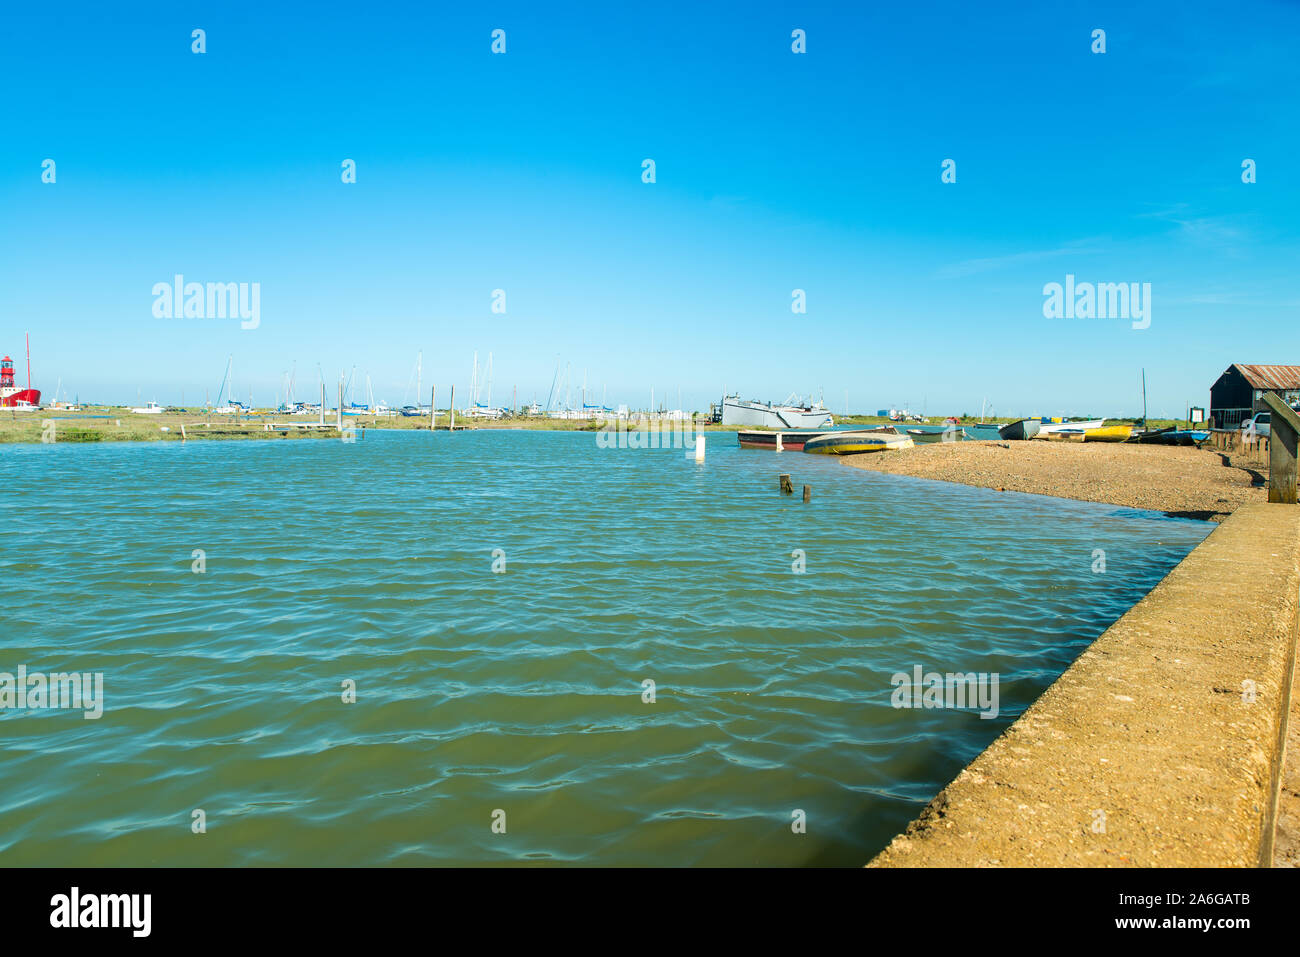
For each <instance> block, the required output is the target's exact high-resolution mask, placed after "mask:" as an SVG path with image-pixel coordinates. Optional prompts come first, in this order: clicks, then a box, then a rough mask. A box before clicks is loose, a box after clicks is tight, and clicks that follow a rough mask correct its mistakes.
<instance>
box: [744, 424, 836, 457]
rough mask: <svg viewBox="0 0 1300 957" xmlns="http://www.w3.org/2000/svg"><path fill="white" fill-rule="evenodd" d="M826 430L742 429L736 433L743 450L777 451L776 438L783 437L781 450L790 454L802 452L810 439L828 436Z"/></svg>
mask: <svg viewBox="0 0 1300 957" xmlns="http://www.w3.org/2000/svg"><path fill="white" fill-rule="evenodd" d="M826 434H827V432H826V430H825V429H796V430H794V431H782V430H773V431H770V432H769V431H767V430H766V429H741V430H740V431H738V432H737V433H736V440H737V441H738V442H739V443H740V447H741V448H742V449H768V450H769V451H776V438H777V436H778V435H779V436H780V437H781V448H782V449H783V450H786V451H790V452H802V451H803V445H804V443H805V442H807V441H808V440H809V439H815V438H817V437H818V436H819V435H826Z"/></svg>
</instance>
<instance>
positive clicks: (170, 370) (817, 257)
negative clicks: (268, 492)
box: [0, 2, 1300, 415]
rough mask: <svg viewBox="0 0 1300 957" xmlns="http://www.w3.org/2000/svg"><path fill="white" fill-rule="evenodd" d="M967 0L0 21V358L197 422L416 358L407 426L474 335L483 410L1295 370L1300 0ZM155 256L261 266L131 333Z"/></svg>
mask: <svg viewBox="0 0 1300 957" xmlns="http://www.w3.org/2000/svg"><path fill="white" fill-rule="evenodd" d="M981 6H983V5H975V4H970V3H968V2H952V3H948V2H937V3H929V4H924V5H902V4H889V5H883V4H870V5H864V4H840V5H834V4H816V5H807V6H803V7H801V8H799V9H798V11H797V12H792V10H793V8H792V7H787V6H786V5H775V4H765V3H756V2H747V3H743V4H741V3H735V4H711V5H708V7H707V8H703V7H701V6H700V5H695V4H680V5H676V4H665V3H655V4H652V5H648V6H646V5H618V6H613V5H599V4H591V5H581V4H565V5H557V4H547V3H520V4H489V5H484V6H481V7H480V6H478V5H466V6H465V7H463V8H460V9H456V10H452V11H445V10H441V9H439V8H438V5H435V4H427V3H420V4H415V3H413V4H409V5H408V4H385V3H369V4H350V3H349V4H329V3H323V4H322V3H312V4H309V5H308V4H283V5H277V6H276V8H275V9H269V5H263V4H240V3H222V4H186V3H158V4H138V5H134V6H133V7H132V9H130V10H120V9H118V8H116V7H107V6H104V5H102V4H88V3H72V4H65V5H24V6H21V7H18V6H14V5H11V6H10V7H9V8H7V9H6V12H5V14H4V18H5V21H6V23H5V24H4V26H5V28H4V29H3V30H0V107H2V108H3V116H4V121H3V123H2V124H0V352H8V353H9V354H11V355H14V356H15V357H17V356H18V354H19V353H20V352H21V350H22V348H23V345H22V335H23V333H24V332H25V331H27V330H30V332H31V334H32V347H33V351H34V356H33V370H34V379H35V382H34V384H35V385H37V386H38V387H39V388H42V389H44V390H45V391H46V393H47V395H49V396H52V394H53V390H54V388H55V385H56V381H57V380H58V379H60V378H61V379H62V381H63V384H64V389H65V390H67V391H69V392H71V393H73V394H76V395H79V396H80V397H81V398H82V399H83V400H88V399H96V400H105V401H132V402H134V401H135V400H136V398H137V395H139V396H140V397H141V398H143V399H146V400H147V399H150V398H156V399H158V400H159V401H161V402H164V403H167V402H177V401H180V400H181V398H182V392H183V394H184V398H185V400H186V401H187V402H189V403H191V404H194V403H197V402H199V401H201V400H202V394H203V391H204V390H205V389H206V390H209V391H210V392H212V393H215V391H216V389H217V387H218V385H219V384H220V381H221V377H222V373H223V372H224V369H225V364H226V357H227V356H228V355H231V354H233V356H234V367H235V372H234V379H235V384H236V390H237V395H238V396H239V397H241V398H246V397H247V394H248V392H249V390H250V389H251V391H252V394H253V398H254V399H255V400H256V401H258V402H259V403H269V402H271V401H273V400H274V398H275V396H276V391H277V390H278V388H279V387H280V383H281V377H282V375H283V373H285V372H287V371H289V370H290V369H291V368H293V367H294V366H295V365H296V369H297V380H298V383H299V393H300V397H306V396H307V395H308V394H310V393H311V392H312V391H313V390H315V389H316V388H317V387H316V385H315V382H316V375H317V372H316V370H317V364H318V363H319V365H320V366H321V367H322V368H323V369H324V370H325V377H326V379H327V380H328V381H330V382H331V384H332V383H333V382H334V380H335V379H336V378H337V376H338V374H339V372H340V371H341V370H346V372H347V373H348V374H349V375H351V374H352V369H353V367H355V368H356V370H357V376H358V378H364V376H365V375H366V374H367V373H368V374H369V375H370V376H371V378H372V380H373V382H374V387H375V392H376V395H377V397H383V398H385V399H387V400H388V401H389V402H391V403H400V402H402V401H410V400H412V399H413V398H414V395H413V394H412V393H413V390H412V389H409V387H408V383H409V382H410V379H411V376H412V373H413V369H414V366H415V357H416V352H417V350H423V353H424V382H425V388H426V390H427V387H428V385H429V384H431V383H434V382H436V383H437V384H438V386H439V398H440V404H441V401H445V396H446V390H447V389H448V387H449V386H450V385H451V384H452V383H453V382H455V383H456V385H457V392H458V399H459V398H460V397H461V396H462V395H464V392H463V391H462V390H465V389H466V388H467V387H468V384H469V377H470V367H471V360H472V356H473V353H474V352H475V351H477V352H478V353H479V355H480V360H481V361H483V360H485V358H486V355H487V353H489V352H491V353H493V362H494V392H493V399H494V400H495V401H497V402H500V401H502V400H508V399H509V394H510V389H511V388H512V387H515V386H517V387H518V389H519V395H520V400H521V401H524V400H527V399H531V398H533V397H534V396H536V397H538V398H539V399H541V400H542V401H545V399H546V397H547V392H548V390H549V388H550V385H551V381H552V378H553V376H554V374H555V371H556V366H557V361H561V362H564V363H566V364H568V365H569V366H570V370H571V371H570V376H571V379H572V380H573V381H574V382H575V384H578V383H580V382H581V380H582V376H583V374H584V370H585V373H586V375H587V378H588V382H589V384H590V386H591V389H592V391H593V393H594V394H595V396H596V397H597V398H599V396H600V395H601V394H602V392H604V394H606V395H607V396H608V400H609V401H610V402H611V403H617V402H626V403H628V404H630V405H633V406H644V405H646V404H647V403H648V401H649V393H650V390H651V389H652V388H653V389H655V392H656V398H657V399H662V398H664V397H667V399H668V401H669V404H670V405H675V404H676V400H677V390H678V389H680V390H681V393H682V398H683V402H684V403H685V404H687V405H690V406H694V407H704V406H705V405H706V404H707V403H708V402H709V401H710V400H716V398H717V397H718V395H719V394H720V393H721V392H722V390H723V389H724V388H725V389H727V390H730V391H738V392H740V393H741V394H742V395H744V396H746V397H752V398H760V399H781V398H783V397H784V396H786V395H787V394H788V393H790V392H792V391H798V392H800V393H809V392H822V393H824V395H825V398H826V401H827V403H828V404H829V405H830V406H831V407H832V409H833V410H835V411H837V412H840V411H843V408H844V405H845V396H846V392H847V399H848V405H849V407H850V408H851V409H852V410H854V411H859V410H875V409H877V408H883V407H886V406H899V405H902V404H907V405H909V406H910V407H913V408H917V409H920V408H921V407H922V405H924V406H925V409H926V411H928V412H930V413H931V414H939V413H949V412H951V413H961V412H972V413H978V411H979V409H980V405H981V402H982V401H984V400H985V399H987V400H988V402H989V403H990V404H991V405H992V406H993V407H994V408H995V409H996V410H997V412H999V413H1000V414H1008V415H1009V414H1017V413H1024V414H1033V413H1040V414H1057V413H1060V412H1072V413H1085V412H1093V413H1100V414H1119V413H1128V414H1134V413H1135V412H1136V411H1138V410H1140V407H1141V370H1142V368H1143V367H1145V369H1146V372H1147V382H1148V390H1149V397H1150V408H1151V411H1152V414H1158V413H1161V412H1168V413H1170V414H1175V413H1180V412H1181V410H1182V409H1183V408H1184V407H1185V405H1186V404H1187V403H1200V404H1205V403H1206V402H1207V400H1208V389H1209V386H1210V384H1211V382H1212V381H1213V380H1214V379H1215V378H1216V377H1217V375H1218V374H1219V373H1220V372H1221V371H1222V370H1223V369H1224V368H1226V367H1227V366H1228V365H1229V364H1230V363H1232V362H1238V361H1239V362H1268V363H1300V342H1297V335H1296V331H1297V316H1300V278H1298V276H1300V270H1298V269H1297V266H1298V265H1300V258H1298V256H1297V254H1298V253H1300V239H1298V236H1297V222H1298V221H1300V215H1298V214H1300V201H1298V192H1297V191H1298V190H1300V127H1298V125H1297V118H1298V116H1300V110H1298V109H1297V106H1296V91H1297V90H1300V66H1298V65H1297V63H1298V61H1300V57H1297V56H1296V51H1297V50H1300V6H1297V5H1296V4H1290V3H1288V4H1282V3H1270V2H1264V3H1261V4H1258V5H1256V6H1253V7H1252V8H1251V9H1250V11H1249V13H1248V14H1247V13H1244V12H1242V11H1241V10H1239V9H1236V8H1232V7H1230V6H1227V5H1222V4H1214V5H1211V4H1204V3H1160V4H1133V3H1122V4H1082V3H1079V4H1073V3H1051V4H1043V3H1025V4H1016V5H998V7H999V9H997V10H995V11H989V10H985V9H981V8H980V7H981ZM194 28H202V29H204V30H206V34H207V52H206V53H205V54H202V55H197V54H194V53H192V52H191V42H192V41H191V31H192V30H193V29H194ZM495 28H501V29H504V30H505V31H506V39H507V52H506V53H505V54H504V55H493V54H492V53H491V52H490V44H491V36H490V34H491V31H492V30H493V29H495ZM795 28H800V29H803V30H805V31H806V34H807V53H806V54H802V55H796V54H794V53H792V52H791V49H790V44H791V39H790V34H791V31H792V30H793V29H795ZM1097 28H1101V29H1104V30H1105V31H1106V47H1107V49H1106V52H1105V53H1104V54H1094V53H1092V52H1091V49H1090V48H1091V45H1092V39H1091V33H1092V31H1093V30H1094V29H1097ZM46 158H52V159H54V160H55V162H56V164H57V167H56V169H57V181H56V182H55V183H54V184H47V183H42V182H41V172H42V169H41V164H42V161H43V160H45V159H46ZM646 158H652V159H654V160H655V163H656V173H657V182H655V183H654V184H652V185H651V184H645V183H642V181H641V172H642V165H641V164H642V160H643V159H646ZM949 158H951V159H953V160H954V161H955V162H956V164H957V166H956V172H957V182H956V183H952V184H945V183H941V181H940V173H941V163H942V162H943V160H945V159H949ZM1246 158H1250V159H1253V160H1255V161H1256V163H1257V176H1258V182H1256V183H1254V184H1250V185H1247V184H1243V183H1242V182H1241V163H1242V161H1243V159H1246ZM344 159H353V160H355V161H356V163H357V182H356V183H355V184H350V185H345V184H343V183H342V182H341V180H340V164H341V163H342V161H343V160H344ZM176 273H182V274H184V275H185V277H186V278H187V280H195V281H200V282H206V281H211V282H241V281H247V282H259V283H260V284H261V317H260V318H261V322H260V326H259V327H258V328H257V329H254V330H243V329H241V328H240V326H239V323H238V322H233V321H230V320H222V319H159V318H156V317H155V316H154V315H153V312H152V305H153V297H152V294H151V289H152V287H153V285H154V284H155V283H158V282H170V281H171V278H172V276H173V275H174V274H176ZM1067 273H1070V274H1074V275H1075V276H1076V277H1077V278H1078V280H1079V281H1081V282H1082V281H1092V282H1149V283H1151V285H1152V295H1153V307H1152V317H1151V318H1152V322H1151V326H1150V328H1148V329H1143V330H1134V329H1133V328H1132V327H1131V324H1130V323H1129V322H1127V321H1124V320H1120V319H1046V318H1044V316H1043V300H1044V297H1043V292H1042V289H1043V285H1044V284H1045V283H1049V282H1063V281H1064V278H1065V276H1066V274H1067ZM796 288H800V289H804V290H805V291H806V294H807V313H806V314H803V315H798V314H794V313H792V312H791V309H790V303H791V292H792V290H793V289H796ZM494 289H504V290H505V292H506V310H507V311H506V313H505V314H504V315H500V314H494V313H492V312H491V309H490V306H491V295H492V290H494ZM20 365H21V363H20ZM331 388H332V385H331Z"/></svg>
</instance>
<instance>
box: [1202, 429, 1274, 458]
mask: <svg viewBox="0 0 1300 957" xmlns="http://www.w3.org/2000/svg"><path fill="white" fill-rule="evenodd" d="M1205 444H1206V446H1208V447H1209V448H1212V449H1214V450H1215V451H1218V452H1226V453H1228V454H1229V455H1231V456H1232V459H1233V461H1234V462H1237V463H1250V464H1256V465H1263V466H1267V465H1268V438H1267V437H1266V436H1259V435H1246V434H1244V433H1243V432H1242V431H1241V430H1240V429H1211V430H1210V439H1209V441H1208V442H1206V443H1205Z"/></svg>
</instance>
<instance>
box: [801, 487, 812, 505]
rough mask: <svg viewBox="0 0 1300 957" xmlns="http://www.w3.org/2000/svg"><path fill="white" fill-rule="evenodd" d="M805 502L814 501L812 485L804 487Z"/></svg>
mask: <svg viewBox="0 0 1300 957" xmlns="http://www.w3.org/2000/svg"><path fill="white" fill-rule="evenodd" d="M803 500H804V501H805V502H811V501H812V486H811V485H805V486H804V487H803Z"/></svg>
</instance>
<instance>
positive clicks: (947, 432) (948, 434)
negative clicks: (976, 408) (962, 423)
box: [907, 426, 966, 445]
mask: <svg viewBox="0 0 1300 957" xmlns="http://www.w3.org/2000/svg"><path fill="white" fill-rule="evenodd" d="M907 435H908V437H909V438H910V439H911V440H912V441H913V442H915V443H916V444H917V445H931V444H933V443H935V442H961V441H962V440H963V439H965V438H966V433H965V432H963V431H962V430H961V429H960V428H958V427H956V426H948V427H947V428H945V429H943V430H942V431H940V430H936V429H908V430H907Z"/></svg>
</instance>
